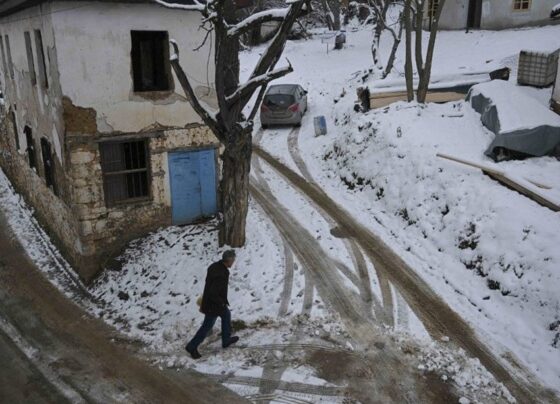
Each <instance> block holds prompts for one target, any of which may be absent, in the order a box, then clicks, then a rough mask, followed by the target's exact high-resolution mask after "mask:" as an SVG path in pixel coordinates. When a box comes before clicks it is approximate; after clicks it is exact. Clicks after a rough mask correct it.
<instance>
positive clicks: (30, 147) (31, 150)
mask: <svg viewBox="0 0 560 404" xmlns="http://www.w3.org/2000/svg"><path fill="white" fill-rule="evenodd" d="M23 133H24V134H25V141H26V143H27V148H26V149H25V152H26V153H27V158H28V160H29V167H31V168H35V167H36V166H37V164H36V161H37V160H36V159H35V142H34V141H33V134H32V132H31V128H30V127H29V126H26V127H25V128H23Z"/></svg>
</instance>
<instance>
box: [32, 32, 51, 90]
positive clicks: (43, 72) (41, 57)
mask: <svg viewBox="0 0 560 404" xmlns="http://www.w3.org/2000/svg"><path fill="white" fill-rule="evenodd" d="M35 50H36V52H37V64H38V65H39V82H40V83H41V85H42V86H43V87H44V88H49V79H48V78H47V67H46V65H45V52H44V51H43V36H42V35H41V31H39V30H38V29H36V30H35Z"/></svg>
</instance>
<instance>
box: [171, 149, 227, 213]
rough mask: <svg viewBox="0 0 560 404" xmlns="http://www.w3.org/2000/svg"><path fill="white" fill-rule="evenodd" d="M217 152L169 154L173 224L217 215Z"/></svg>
mask: <svg viewBox="0 0 560 404" xmlns="http://www.w3.org/2000/svg"><path fill="white" fill-rule="evenodd" d="M214 153H215V151H214V149H207V150H196V151H184V152H173V153H169V155H168V156H169V157H168V160H169V178H170V182H171V212H172V221H173V224H185V223H191V222H193V221H195V220H196V219H199V218H201V217H205V216H212V215H214V214H215V213H216V210H217V206H216V205H217V204H216V164H215V159H214V157H215V154H214Z"/></svg>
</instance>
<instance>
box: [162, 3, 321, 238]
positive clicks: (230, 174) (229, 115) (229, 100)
mask: <svg viewBox="0 0 560 404" xmlns="http://www.w3.org/2000/svg"><path fill="white" fill-rule="evenodd" d="M156 1H157V2H158V3H160V4H162V5H164V6H165V7H169V8H176V9H183V10H194V11H198V12H200V13H201V14H202V16H203V25H202V27H203V28H204V29H205V30H206V31H207V35H212V34H213V35H214V37H215V42H216V46H215V55H214V64H215V87H216V95H217V101H218V110H217V111H213V110H210V109H209V108H207V106H206V105H205V104H204V103H203V102H201V101H200V100H199V99H198V98H197V96H196V95H195V92H194V89H193V86H192V84H191V82H190V81H189V79H188V78H187V75H186V74H185V72H184V70H183V68H182V67H181V64H180V59H179V51H178V46H177V44H176V43H175V42H174V41H171V44H172V46H173V49H174V52H173V54H172V55H171V66H172V68H173V71H174V72H175V75H176V76H177V79H178V80H179V83H180V84H181V86H182V87H183V90H184V91H185V93H186V95H187V96H188V98H189V101H190V103H191V105H192V106H193V108H194V110H195V111H196V112H197V114H198V115H199V116H200V117H201V118H202V120H203V121H204V123H205V124H206V125H207V126H208V127H209V128H210V129H211V130H212V132H213V133H214V134H215V135H216V137H217V138H218V139H219V140H220V142H221V143H222V144H223V146H224V151H223V153H222V157H221V158H222V179H221V181H220V197H221V207H222V212H223V218H222V223H221V228H220V236H219V239H220V244H221V245H224V244H228V245H230V246H232V247H241V246H243V245H244V244H245V221H246V217H247V211H248V198H249V171H250V167H251V138H252V133H253V119H254V117H255V115H256V113H257V111H258V108H259V105H260V102H261V100H262V98H263V96H264V93H265V91H266V86H267V85H268V83H270V82H271V81H272V80H274V79H276V78H279V77H282V76H285V75H286V74H288V73H290V72H292V71H293V69H292V66H291V65H290V64H289V62H288V64H287V66H284V67H280V68H276V64H277V62H278V61H279V59H280V57H281V55H282V52H283V50H284V46H285V44H286V40H287V37H288V34H289V32H290V30H291V28H292V25H293V24H294V22H295V21H296V19H297V18H298V17H299V16H301V15H303V14H304V13H305V12H306V11H307V10H308V9H310V5H309V3H308V0H291V1H290V0H289V2H288V6H287V7H284V8H277V9H270V10H265V11H261V12H257V13H255V14H252V15H250V16H249V17H247V18H244V19H242V20H241V21H239V19H238V17H237V13H236V11H237V7H236V4H235V2H234V0H207V1H202V0H193V3H192V4H188V5H187V4H176V3H169V2H166V1H164V0H156ZM268 21H280V27H279V29H278V31H277V32H276V35H275V36H274V37H273V39H272V40H271V41H270V43H269V44H268V46H267V47H266V49H265V50H264V52H263V53H262V55H261V57H260V59H259V61H258V62H257V64H256V65H255V67H254V68H253V71H252V73H251V75H250V77H249V79H248V80H247V81H246V82H245V83H242V84H241V83H240V79H239V70H240V63H239V51H240V36H241V35H242V34H244V33H246V32H248V31H250V30H251V29H253V28H254V27H256V26H258V25H260V24H262V23H264V22H268ZM257 91H258V96H257V99H256V101H255V102H254V104H253V105H252V106H251V108H250V112H249V114H248V115H246V114H245V113H244V112H243V110H244V108H245V107H246V106H247V105H248V104H249V102H250V101H251V98H252V96H253V95H254V94H255V93H256V92H257Z"/></svg>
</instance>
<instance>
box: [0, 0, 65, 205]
mask: <svg viewBox="0 0 560 404" xmlns="http://www.w3.org/2000/svg"><path fill="white" fill-rule="evenodd" d="M50 7H51V4H50V3H44V4H41V5H39V6H36V7H32V8H28V9H25V10H23V11H21V12H19V13H17V14H14V15H11V16H8V17H3V18H2V19H0V35H3V36H4V37H5V36H6V35H7V36H8V37H9V40H10V52H11V55H12V60H13V66H14V78H13V79H12V78H11V77H10V75H9V72H4V74H3V75H2V82H3V83H5V85H4V87H5V98H6V110H7V111H8V112H12V111H13V112H14V113H15V117H16V125H17V129H18V131H17V136H18V138H19V144H20V148H19V150H18V151H17V152H18V153H19V154H20V156H21V157H22V158H23V159H27V155H26V149H27V146H28V145H27V142H26V139H25V135H24V133H23V129H24V127H25V126H29V127H30V128H31V130H32V135H33V138H34V146H35V155H36V161H37V167H36V172H37V175H38V176H39V177H40V178H41V179H42V180H43V181H44V178H45V175H44V165H43V159H42V155H41V147H40V139H41V138H42V137H45V138H47V139H48V141H49V142H50V144H51V148H52V152H53V154H54V156H53V158H54V162H55V176H56V178H55V179H56V183H57V188H58V190H59V196H60V197H61V198H62V200H63V201H64V202H65V203H67V204H69V203H70V185H69V184H68V181H67V178H66V175H65V168H66V167H65V162H66V159H65V153H64V123H63V120H62V99H61V87H60V81H59V76H58V60H57V52H56V45H55V37H54V31H53V27H52V20H51V14H50V13H51V8H50ZM35 30H40V31H41V35H42V41H43V50H44V56H45V67H46V75H47V79H48V87H47V88H46V87H44V86H43V85H42V83H41V82H40V80H39V64H38V60H39V59H38V56H37V47H36V38H35V35H34V31H35ZM26 31H27V32H29V33H30V36H31V42H32V46H31V48H32V53H33V60H34V66H35V72H36V76H37V83H36V84H35V85H33V84H32V82H31V75H30V72H29V67H28V62H27V53H26V47H25V40H24V32H26ZM4 51H5V53H7V49H5V50H4Z"/></svg>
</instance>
